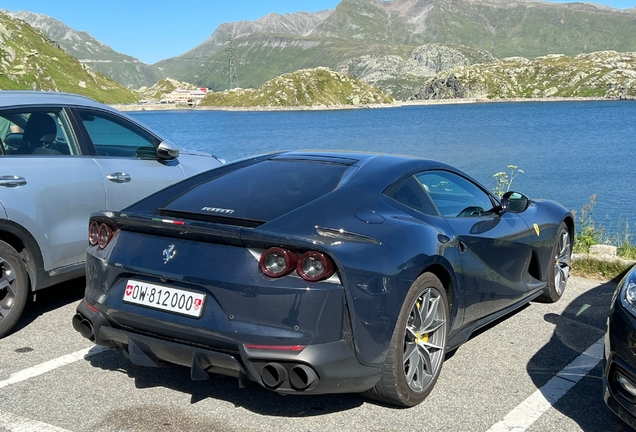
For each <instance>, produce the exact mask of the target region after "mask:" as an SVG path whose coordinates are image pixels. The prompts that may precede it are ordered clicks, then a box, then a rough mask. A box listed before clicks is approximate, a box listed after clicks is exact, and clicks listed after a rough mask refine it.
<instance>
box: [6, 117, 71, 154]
mask: <svg viewBox="0 0 636 432" xmlns="http://www.w3.org/2000/svg"><path fill="white" fill-rule="evenodd" d="M0 140H1V142H2V150H3V153H4V154H6V155H7V156H12V155H17V156H40V157H41V156H76V155H79V154H80V151H79V147H78V145H77V142H76V140H75V136H74V135H73V132H72V130H71V127H70V124H69V122H68V119H67V117H66V115H65V113H64V111H63V110H62V109H55V110H37V111H33V110H28V111H18V110H12V111H8V112H3V113H0Z"/></svg>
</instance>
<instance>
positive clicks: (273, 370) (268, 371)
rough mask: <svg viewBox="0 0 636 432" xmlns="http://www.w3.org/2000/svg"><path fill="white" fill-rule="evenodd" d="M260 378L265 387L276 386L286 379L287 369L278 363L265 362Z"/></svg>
mask: <svg viewBox="0 0 636 432" xmlns="http://www.w3.org/2000/svg"><path fill="white" fill-rule="evenodd" d="M261 378H262V379H263V384H265V386H266V387H269V388H271V389H275V388H278V387H279V386H280V385H281V384H282V383H284V382H285V381H286V380H287V369H285V366H283V365H282V364H280V363H267V364H266V365H265V366H263V370H262V371H261Z"/></svg>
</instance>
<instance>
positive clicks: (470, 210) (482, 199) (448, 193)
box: [415, 171, 494, 217]
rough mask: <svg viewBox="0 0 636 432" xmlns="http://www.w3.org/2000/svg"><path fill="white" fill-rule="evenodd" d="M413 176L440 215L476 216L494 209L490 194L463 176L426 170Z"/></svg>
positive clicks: (487, 213)
mask: <svg viewBox="0 0 636 432" xmlns="http://www.w3.org/2000/svg"><path fill="white" fill-rule="evenodd" d="M415 177H416V178H417V180H418V181H419V182H420V184H421V185H422V186H423V187H424V189H426V191H427V192H428V195H429V196H430V197H431V199H432V200H433V202H434V203H435V206H436V207H437V210H438V211H439V213H440V214H441V215H442V216H445V217H478V216H484V215H489V214H492V213H493V211H494V209H493V201H492V199H491V198H490V195H489V194H488V193H487V192H485V191H483V190H482V189H481V188H480V187H479V186H477V185H476V184H474V183H473V182H471V181H470V180H468V179H465V178H464V177H461V176H459V175H457V174H454V173H451V172H448V171H427V172H423V173H421V174H417V175H416V176H415Z"/></svg>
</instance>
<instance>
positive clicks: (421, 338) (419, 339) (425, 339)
mask: <svg viewBox="0 0 636 432" xmlns="http://www.w3.org/2000/svg"><path fill="white" fill-rule="evenodd" d="M416 306H417V310H418V311H421V310H422V304H421V303H420V302H419V301H418V302H417V303H416ZM420 342H422V343H426V342H428V333H426V334H423V335H421V334H419V333H415V343H416V344H419V343H420Z"/></svg>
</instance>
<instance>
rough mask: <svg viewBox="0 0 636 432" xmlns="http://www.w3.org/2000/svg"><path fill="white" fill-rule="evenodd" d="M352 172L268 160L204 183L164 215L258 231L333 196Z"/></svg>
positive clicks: (328, 165) (319, 164) (332, 166)
mask: <svg viewBox="0 0 636 432" xmlns="http://www.w3.org/2000/svg"><path fill="white" fill-rule="evenodd" d="M348 168H349V166H348V165H343V164H338V163H324V162H316V161H297V160H292V161H290V160H268V161H264V162H261V163H258V164H255V165H251V166H248V167H245V168H241V169H238V170H236V171H233V172H231V173H229V174H226V175H224V176H222V177H218V178H215V179H213V180H211V181H209V182H207V183H204V184H201V185H199V186H197V187H195V188H193V189H191V190H190V191H188V192H186V193H185V194H184V195H182V196H180V197H179V198H177V199H176V200H174V201H172V202H171V203H170V204H169V205H167V206H166V207H165V208H164V209H163V211H164V213H169V214H173V215H179V214H183V213H187V214H191V215H192V214H196V215H200V216H202V217H203V218H204V219H217V218H218V219H219V220H218V221H219V222H222V221H223V220H224V221H225V222H226V223H233V222H231V220H232V219H235V220H236V219H238V220H243V221H252V222H255V224H249V223H237V224H239V225H246V226H257V225H259V224H260V223H265V222H269V221H271V220H273V219H276V218H277V217H279V216H282V215H284V214H287V213H289V212H291V211H293V210H295V209H297V208H299V207H302V206H304V205H305V204H308V203H310V202H312V201H314V200H316V199H318V198H320V197H322V196H324V195H326V194H328V193H329V192H331V191H333V190H334V189H335V188H336V186H337V185H338V183H339V182H340V179H341V178H342V176H343V174H344V173H345V171H346V170H347V169H348ZM184 216H185V215H184ZM192 216H194V215H192ZM192 216H191V217H192ZM221 219H223V220H221Z"/></svg>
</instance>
